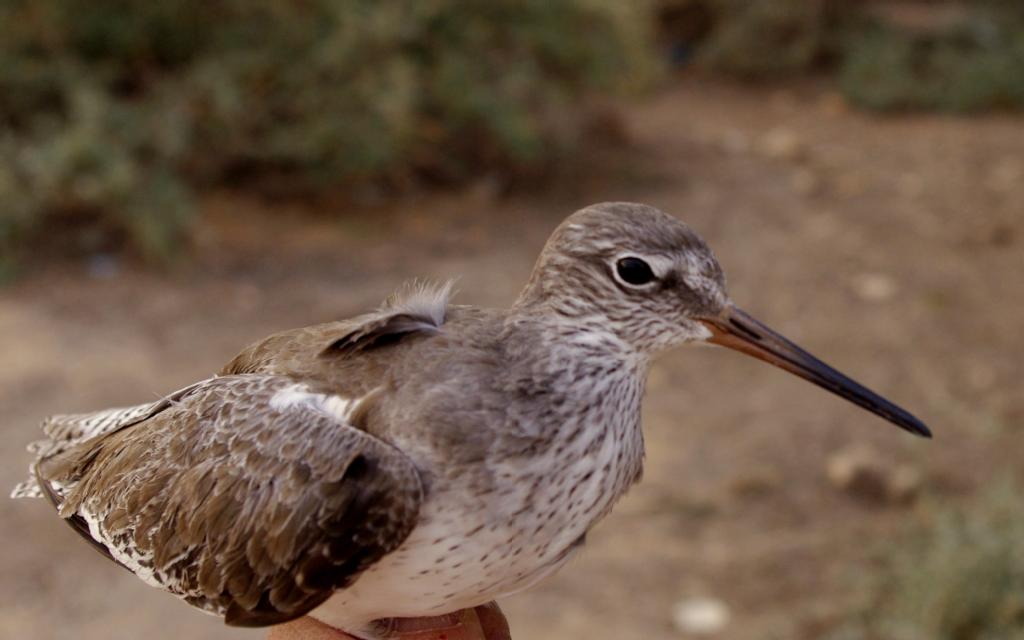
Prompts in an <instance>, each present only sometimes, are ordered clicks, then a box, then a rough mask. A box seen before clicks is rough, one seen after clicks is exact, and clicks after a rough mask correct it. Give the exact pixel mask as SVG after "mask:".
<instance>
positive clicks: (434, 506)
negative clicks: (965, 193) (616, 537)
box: [15, 203, 930, 640]
mask: <svg viewBox="0 0 1024 640" xmlns="http://www.w3.org/2000/svg"><path fill="white" fill-rule="evenodd" d="M450 291H451V288H450V286H449V285H443V286H423V285H420V286H414V287H410V288H407V289H405V290H403V291H400V292H399V293H398V294H396V295H394V296H392V297H391V298H390V299H388V300H387V301H386V302H385V303H384V304H383V306H381V307H380V308H379V309H378V310H376V311H374V312H371V313H367V314H366V315H361V316H358V317H355V318H352V319H349V320H342V321H338V322H330V323H327V324H321V325H317V326H313V327H307V328H303V329H296V330H293V331H286V332H283V333H278V334H276V335H272V336H270V337H268V338H266V339H264V340H261V341H260V342H257V343H255V344H253V345H251V346H249V347H248V348H246V349H245V350H243V351H242V352H241V353H240V354H239V355H238V356H236V357H235V358H234V359H233V360H231V362H229V363H228V364H227V365H226V366H225V367H224V368H223V369H222V370H221V371H220V372H219V373H218V374H217V375H215V376H214V377H212V378H209V379H206V380H203V381H200V382H197V383H195V384H192V385H189V386H188V387H185V388H184V389H181V390H180V391H177V392H175V393H172V394H170V395H168V396H166V397H165V398H163V399H161V400H159V401H156V402H151V403H148V404H143V405H139V406H135V407H129V408H120V409H110V410H106V411H100V412H98V413H91V414H80V415H64V416H55V417H52V418H49V419H48V420H46V421H45V423H44V430H45V433H46V436H47V439H46V440H44V441H42V442H38V443H35V444H34V445H33V446H32V447H31V450H33V451H34V452H35V453H36V456H37V457H36V460H35V462H34V463H33V464H32V467H31V474H32V475H31V478H30V479H29V480H28V481H26V482H25V483H22V485H20V486H19V487H18V488H17V489H16V491H15V496H16V497H21V496H46V497H47V498H49V500H50V501H51V502H52V503H53V505H54V507H55V508H56V511H57V514H58V515H59V516H60V517H61V518H63V519H64V521H65V522H67V523H68V524H69V525H71V526H72V527H73V528H74V529H75V530H76V531H77V532H78V533H79V534H81V535H82V537H84V538H85V539H86V540H87V541H89V542H90V543H92V545H93V546H95V547H96V548H97V549H98V550H99V551H101V552H102V553H103V554H105V555H106V556H107V557H109V558H110V559H111V560H113V561H114V562H116V563H118V564H120V565H122V566H123V567H125V568H127V569H128V570H129V571H131V572H133V573H135V574H136V575H137V576H138V577H140V578H142V579H143V580H144V581H145V582H147V583H149V584H151V585H153V586H156V587H160V588H162V589H165V590H167V591H169V592H171V593H173V594H175V595H177V596H178V597H180V598H182V599H183V600H185V601H186V602H188V603H189V604H192V605H194V606H196V607H199V608H201V609H203V610H205V611H207V612H209V613H211V614H214V615H217V616H221V617H223V618H224V620H225V621H226V622H227V623H228V624H230V625H241V626H264V625H273V624H277V623H281V622H285V621H288V620H291V619H293V618H296V617H299V616H302V615H306V614H310V615H312V616H313V617H315V618H317V619H319V620H321V621H323V622H324V623H326V624H328V625H331V626H333V627H336V628H338V629H341V630H344V631H346V632H348V633H350V634H352V635H355V636H357V637H359V638H364V639H367V640H377V639H379V638H385V637H387V636H388V635H389V634H390V631H391V630H392V629H393V627H392V626H391V624H390V623H389V621H393V620H395V619H400V618H406V617H427V616H440V615H443V614H447V613H449V612H453V611H457V610H461V609H466V608H470V607H474V606H477V605H480V604H482V603H485V602H488V601H491V600H494V599H495V598H497V597H500V596H503V595H507V594H510V593H513V592H516V591H520V590H522V589H525V588H528V587H530V586H531V585H533V584H535V583H537V582H538V581H540V580H542V579H543V578H544V577H546V576H548V575H550V574H551V573H552V572H554V571H556V570H557V569H558V568H559V567H561V566H562V565H563V564H564V563H565V562H566V560H567V559H568V558H569V557H570V556H572V555H573V554H574V553H575V552H577V551H578V550H579V549H580V547H581V546H582V544H583V542H584V539H585V536H586V534H587V531H588V530H589V529H590V528H591V527H592V526H593V525H594V524H595V523H596V522H597V521H598V520H600V519H601V518H602V517H603V516H604V515H606V514H607V513H608V512H609V510H610V509H611V508H612V506H613V505H614V504H615V502H616V501H617V500H618V499H619V498H620V497H621V496H622V495H623V494H624V493H625V491H626V490H627V489H628V488H629V487H630V486H631V485H632V484H633V483H635V482H636V481H637V480H638V479H639V478H640V474H641V466H642V461H643V457H644V445H643V436H642V434H641V431H640V402H641V397H642V396H643V392H644V381H645V378H646V375H647V370H648V366H649V364H650V362H651V359H652V358H653V357H655V356H656V355H658V354H659V353H662V352H664V351H665V350H667V349H670V348H673V347H676V346H680V345H683V344H687V343H710V344H715V345H721V346H725V347H729V348H731V349H736V350H738V351H741V352H743V353H746V354H749V355H752V356H754V357H756V358H760V359H762V360H765V361H767V362H769V363H772V364H774V365H777V366H779V367H781V368H783V369H785V370H787V371H789V372H791V373H794V374H796V375H798V376H801V377H803V378H805V379H807V380H809V381H810V382H812V383H814V384H816V385H818V386H821V387H824V388H825V389H827V390H829V391H831V392H833V393H836V394H838V395H840V396H842V397H843V398H846V399H847V400H850V401H852V402H854V403H856V404H858V405H860V406H861V407H863V408H865V409H867V410H869V411H872V412H874V413H876V414H878V415H879V416H881V417H882V418H885V419H886V420H888V421H890V422H892V423H894V424H896V425H897V426H899V427H901V428H903V429H905V430H907V431H910V432H911V433H914V434H917V435H921V436H930V433H929V431H928V429H927V427H925V425H924V424H923V423H921V422H920V421H919V420H917V419H916V418H915V417H913V416H912V415H910V414H909V413H907V412H906V411H904V410H903V409H901V408H899V407H897V406H896V405H894V404H892V403H890V402H889V401H887V400H885V399H883V398H882V397H880V396H878V395H877V394H875V393H873V392H872V391H869V390H868V389H866V388H864V387H862V386H860V385H859V384H857V383H856V382H853V381H852V380H850V379H849V378H847V377H845V376H844V375H842V374H840V373H839V372H837V371H836V370H834V369H832V368H830V367H829V366H827V365H825V364H824V363H822V362H821V361H820V360H817V359H816V358H814V357H813V356H811V355H810V354H808V353H807V352H805V351H803V350H802V349H800V348H799V347H797V346H796V345H795V344H793V343H792V342H790V341H789V340H787V339H786V338H783V337H782V336H780V335H779V334H777V333H776V332H774V331H772V330H771V329H769V328H768V327H767V326H765V325H764V324H762V323H761V322H759V321H757V320H755V319H754V318H752V317H751V316H749V315H748V314H746V313H744V312H743V311H741V310H740V309H739V308H738V307H736V306H735V305H734V304H733V303H732V302H731V301H730V299H729V297H728V295H727V294H726V288H725V277H724V275H723V273H722V269H721V267H719V264H718V261H717V260H716V259H715V257H714V255H713V254H712V253H711V250H710V249H709V248H708V247H707V245H706V244H705V243H704V241H703V240H702V239H701V238H700V237H699V236H698V235H697V234H696V233H695V232H694V231H692V230H691V229H690V228H689V227H688V226H686V225H685V224H683V223H682V222H680V221H678V220H677V219H675V218H673V217H671V216H669V215H666V214H665V213H662V212H661V211H658V210H657V209H654V208H652V207H648V206H644V205H638V204H628V203H606V204H599V205H594V206H590V207H587V208H585V209H582V210H581V211H578V212H576V213H574V214H573V215H571V216H570V217H569V218H567V219H566V220H565V221H564V222H563V223H562V224H561V225H560V226H559V227H558V228H557V229H556V230H555V232H554V233H553V235H552V236H551V238H550V239H549V240H548V242H547V244H546V245H545V247H544V249H543V251H542V253H541V255H540V257H539V259H538V260H537V263H536V266H535V267H534V270H533V273H532V275H531V276H530V279H529V281H528V282H527V284H526V286H525V288H524V289H523V291H522V293H521V294H520V296H519V298H518V299H517V300H516V301H515V303H514V304H513V305H512V306H511V307H510V308H508V309H502V310H495V309H481V308H476V307H470V306H459V305H452V304H449V294H450Z"/></svg>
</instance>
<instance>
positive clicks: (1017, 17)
mask: <svg viewBox="0 0 1024 640" xmlns="http://www.w3.org/2000/svg"><path fill="white" fill-rule="evenodd" d="M908 7H909V8H910V12H909V14H908V13H907V11H905V10H906V9H907V8H908ZM901 11H902V13H901ZM915 12H916V13H915ZM908 15H909V17H910V19H907V17H908ZM915 16H916V17H915ZM655 18H656V19H655ZM656 28H660V31H661V37H660V41H661V43H662V44H666V45H668V48H669V51H670V57H671V59H672V60H673V61H674V62H675V63H677V64H688V63H690V62H695V63H696V64H697V65H699V66H701V67H703V68H705V69H708V70H710V71H712V72H715V73H721V74H725V75H729V76H733V77H737V78H741V79H744V80H754V81H762V80H770V79H777V78H784V77H791V76H794V75H799V74H807V73H826V74H830V75H832V76H834V77H835V78H836V79H837V82H838V86H839V87H840V89H841V90H842V91H843V93H844V95H846V96H847V98H848V99H849V100H850V101H851V102H852V103H854V104H856V105H861V106H864V107H867V108H872V109H881V110H893V109H899V110H907V109H932V110H934V109H938V110H949V111H976V110H981V109H988V108H1019V107H1024V2H1021V1H1020V0H973V1H972V2H966V0H965V1H964V2H955V1H954V2H941V3H937V2H928V1H926V0H921V1H917V2H896V3H893V2H865V1H861V0H643V1H641V2H617V1H616V0H557V1H545V0H526V1H518V0H494V1H493V2H480V3H464V2H457V1H456V0H427V1H424V2H416V1H413V0H383V1H380V2H373V1H371V0H303V1H299V2H296V1H293V0H257V1H256V2H243V1H242V0H172V1H170V2H162V3H139V2H129V1H128V0H34V1H31V0H4V1H3V2H0V68H2V69H3V72H2V73H0V203H2V204H0V276H2V274H3V273H4V271H5V270H6V269H9V268H10V266H11V265H12V264H15V263H17V262H18V260H19V258H20V257H22V256H25V255H29V254H31V253H33V252H35V251H36V249H37V248H38V247H40V246H42V245H46V246H50V247H55V248H57V249H59V250H61V251H67V252H73V253H83V252H87V253H91V252H99V251H106V250H111V249H120V248H123V247H128V248H130V249H132V250H133V251H134V252H135V253H137V254H139V255H140V256H142V257H144V258H146V259H149V260H154V261H159V260H165V259H168V258H169V257H170V256H172V255H173V254H174V252H175V251H176V249H177V248H178V247H179V246H180V241H181V240H182V239H183V238H184V237H185V236H186V235H187V232H188V229H189V226H190V221H191V219H192V217H193V215H194V211H195V207H194V195H193V194H194V191H195V190H197V189H201V188H203V187H207V186H216V185H225V184H227V185H243V186H245V187H247V188H253V187H255V188H258V189H260V190H262V191H285V192H294V191H296V190H298V191H301V192H310V193H315V192H318V191H322V190H324V189H325V188H336V187H342V188H351V187H353V186H355V185H361V184H372V185H374V186H376V187H383V188H384V190H385V191H387V190H388V189H400V188H403V187H404V186H406V185H417V184H423V183H427V184H437V183H441V184H452V183H457V182H459V181H464V180H468V179H472V178H474V177H476V176H480V175H493V174H498V175H505V176H522V175H544V174H545V173H546V169H548V168H550V167H552V166H554V165H557V164H558V163H560V162H561V161H563V160H565V159H567V158H570V157H571V154H572V152H573V151H574V150H576V149H579V148H580V143H581V141H583V140H584V139H585V138H586V135H585V134H586V132H587V124H588V122H587V120H588V119H587V117H586V115H585V114H586V113H587V108H588V105H591V104H594V102H595V101H594V100H593V98H594V97H595V96H606V95H612V94H622V93H625V92H629V91H631V90H634V89H636V88H638V87H641V86H644V85H645V84H647V83H648V82H649V80H650V79H651V78H652V76H653V72H654V71H655V70H656V69H657V68H658V67H659V64H658V62H657V60H656V56H655V55H654V51H655V50H656V48H655V44H656V43H657V41H658V40H657V39H656V38H655V37H654V33H655V29H656Z"/></svg>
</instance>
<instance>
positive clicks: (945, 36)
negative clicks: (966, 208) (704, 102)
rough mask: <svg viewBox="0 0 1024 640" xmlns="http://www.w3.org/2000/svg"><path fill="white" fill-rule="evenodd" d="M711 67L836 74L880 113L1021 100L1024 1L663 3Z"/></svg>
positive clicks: (682, 38) (755, 73)
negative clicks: (882, 111) (879, 110)
mask: <svg viewBox="0 0 1024 640" xmlns="http://www.w3.org/2000/svg"><path fill="white" fill-rule="evenodd" d="M659 7H660V9H659V13H660V16H661V24H662V26H663V29H665V30H667V34H666V37H667V38H668V39H669V40H670V41H671V42H672V44H673V45H674V46H677V47H678V46H680V43H682V44H683V45H684V46H686V49H687V51H692V52H693V54H694V56H695V57H696V59H697V62H698V63H699V64H701V65H702V66H704V67H705V68H707V69H709V70H711V71H714V72H718V73H724V74H727V75H731V76H735V77H738V78H741V79H745V80H764V79H775V78H779V77H782V76H794V75H799V74H806V73H808V72H825V73H834V74H836V75H837V76H838V77H839V81H840V87H841V90H842V91H843V93H844V94H845V95H846V96H847V98H848V99H850V100H851V101H852V102H853V103H854V104H857V105H860V106H863V107H867V108H871V109H881V110H893V109H899V110H907V109H925V110H942V111H960V112H963V111H977V110H981V109H990V108H1021V107H1024V2H1020V0H974V1H972V2H959V3H958V2H920V1H919V2H896V3H893V2H864V1H861V0H662V2H661V4H660V5H659Z"/></svg>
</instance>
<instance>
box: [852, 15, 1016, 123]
mask: <svg viewBox="0 0 1024 640" xmlns="http://www.w3.org/2000/svg"><path fill="white" fill-rule="evenodd" d="M1008 18H1009V15H1008V12H984V11H980V10H979V11H976V12H975V13H974V14H973V15H972V18H971V19H970V20H968V21H967V22H965V23H964V24H960V25H957V26H956V27H955V28H952V29H949V30H944V31H942V32H939V33H930V34H907V33H905V32H900V31H898V30H895V29H893V28H886V27H881V26H879V27H876V28H874V29H871V30H870V31H868V32H865V33H862V34H860V35H859V36H858V37H856V38H851V39H850V41H849V43H848V45H847V48H846V52H845V53H846V55H845V58H844V63H843V66H842V69H841V71H840V82H841V85H842V87H843V91H844V92H845V93H846V95H847V96H849V97H850V98H851V100H852V101H853V102H854V103H856V104H860V105H863V106H866V107H869V108H873V109H932V110H935V109H937V110H944V111H961V112H964V111H977V110H980V109H987V108H1011V107H1017V108H1019V107H1024V17H1021V18H1019V19H1016V20H1014V19H1008Z"/></svg>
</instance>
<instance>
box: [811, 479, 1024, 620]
mask: <svg viewBox="0 0 1024 640" xmlns="http://www.w3.org/2000/svg"><path fill="white" fill-rule="evenodd" d="M1019 495H1020V493H1019V491H1018V490H1017V489H1016V488H1015V487H1013V486H1011V485H1010V484H1009V483H1006V484H1001V485H999V486H998V487H996V488H994V489H991V490H989V491H988V492H986V493H985V494H983V495H982V496H981V497H980V499H979V500H978V501H977V502H976V503H975V504H971V505H968V506H966V507H959V508H954V507H945V508H938V509H934V510H933V511H932V512H931V513H929V514H928V517H927V518H926V521H925V522H924V523H923V525H922V526H921V527H920V530H919V531H917V532H916V533H915V535H912V536H908V538H907V539H906V540H905V541H903V542H901V543H899V544H896V545H893V547H892V548H891V549H890V550H889V551H888V552H887V553H886V555H885V560H884V565H883V571H882V572H881V573H880V574H879V575H877V576H875V577H874V578H873V579H872V580H871V582H870V583H869V588H868V592H867V597H866V598H865V603H864V606H863V609H862V610H860V611H859V612H857V613H856V614H855V615H854V616H853V618H852V619H851V620H850V621H848V622H847V623H846V624H844V625H842V627H841V628H840V629H839V630H838V631H836V632H835V633H834V634H832V636H831V637H830V640H1022V639H1024V544H1022V543H1021V541H1022V540H1024V504H1021V501H1020V498H1019Z"/></svg>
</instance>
